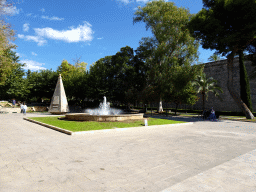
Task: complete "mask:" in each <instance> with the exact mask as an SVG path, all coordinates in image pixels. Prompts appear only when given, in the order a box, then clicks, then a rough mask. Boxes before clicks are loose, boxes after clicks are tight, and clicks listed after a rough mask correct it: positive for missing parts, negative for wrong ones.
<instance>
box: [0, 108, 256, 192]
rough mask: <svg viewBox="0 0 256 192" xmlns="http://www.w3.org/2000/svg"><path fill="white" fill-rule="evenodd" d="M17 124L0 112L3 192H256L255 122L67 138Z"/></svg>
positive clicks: (25, 123) (198, 124)
mask: <svg viewBox="0 0 256 192" xmlns="http://www.w3.org/2000/svg"><path fill="white" fill-rule="evenodd" d="M26 116H27V117H29V116H47V114H35V113H33V114H29V113H28V114H27V115H26ZM22 118H23V115H22V114H0V131H1V133H0V141H1V145H0V191H1V192H2V191H3V192H17V191H19V192H27V191H29V192H34V191H39V192H48V191H52V192H55V191H61V192H63V191H64V192H73V191H74V192H79V191H85V192H87V191H90V192H94V191H95V192H96V191H97V192H98V191H99V192H101V191H107V192H123V191H126V192H127V191H131V192H134V191H136V192H143V191H144V192H149V191H152V192H160V191H164V192H169V191H170V192H176V191H177V192H178V191H182V192H185V191H192V192H193V191H197V192H207V191H218V192H219V191H228V192H229V191H230V192H241V191H243V192H247V191H248V192H252V191H256V150H255V149H256V124H255V123H248V122H239V121H237V122H236V121H228V120H221V121H219V122H212V121H193V124H191V125H177V126H175V125H172V126H169V125H166V126H152V127H151V126H148V127H142V128H140V129H136V128H128V129H123V130H121V131H114V130H113V131H112V130H108V131H106V132H103V131H101V132H97V131H95V133H93V134H85V135H76V136H69V135H66V134H63V133H60V132H57V131H54V130H52V129H48V128H46V127H43V126H40V125H37V124H34V123H30V122H28V121H25V120H23V119H22ZM173 118H176V117H173ZM178 119H183V120H184V121H188V122H189V121H190V120H192V118H181V117H179V118H176V120H178Z"/></svg>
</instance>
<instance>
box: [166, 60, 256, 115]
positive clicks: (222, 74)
mask: <svg viewBox="0 0 256 192" xmlns="http://www.w3.org/2000/svg"><path fill="white" fill-rule="evenodd" d="M246 57H247V56H245V58H246ZM244 63H245V67H246V69H247V74H248V76H249V75H250V74H251V73H252V72H253V71H254V70H255V67H253V66H251V62H250V61H245V62H244ZM202 65H204V73H205V74H206V77H207V78H209V77H213V78H214V79H216V80H217V82H218V83H217V84H218V85H219V86H220V87H221V88H222V90H223V93H220V96H221V97H222V99H223V101H220V100H219V99H218V98H217V97H215V96H214V94H213V93H212V92H209V94H208V100H205V107H206V108H211V107H213V108H214V110H215V111H233V112H241V109H240V108H239V107H238V106H237V104H236V103H235V101H234V100H233V98H232V97H231V95H230V93H229V91H228V89H227V81H228V70H227V59H225V60H220V61H215V62H209V63H204V64H202ZM233 83H234V88H235V90H236V92H237V93H238V94H239V95H240V69H239V58H238V57H236V58H234V70H233ZM250 90H251V100H252V107H253V111H254V112H256V79H254V80H250ZM198 97H199V100H198V101H197V103H196V104H195V105H194V106H188V105H187V106H185V105H181V106H179V107H178V108H180V109H182V108H183V109H185V107H187V108H189V109H202V103H203V102H202V94H198ZM164 105H165V104H163V107H164ZM169 106H170V107H175V105H174V104H171V105H169Z"/></svg>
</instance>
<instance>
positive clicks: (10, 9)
mask: <svg viewBox="0 0 256 192" xmlns="http://www.w3.org/2000/svg"><path fill="white" fill-rule="evenodd" d="M1 4H2V5H3V8H2V10H1V12H2V11H3V13H4V14H9V15H16V14H19V13H20V10H19V9H17V7H16V6H13V5H10V4H8V3H6V0H3V2H1Z"/></svg>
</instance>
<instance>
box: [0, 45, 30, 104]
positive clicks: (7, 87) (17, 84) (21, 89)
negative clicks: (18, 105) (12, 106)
mask: <svg viewBox="0 0 256 192" xmlns="http://www.w3.org/2000/svg"><path fill="white" fill-rule="evenodd" d="M4 52H5V55H6V56H7V57H9V59H10V60H11V61H12V64H13V65H14V68H13V69H12V70H11V72H10V73H9V74H8V76H7V78H6V80H5V83H4V84H2V85H0V90H1V91H0V97H1V98H2V99H9V98H11V97H15V98H17V99H26V97H27V95H28V93H29V89H28V84H27V82H26V80H25V79H24V78H23V76H24V75H25V72H24V69H23V68H22V67H24V65H25V64H21V63H19V56H17V55H16V52H14V51H12V50H11V49H10V48H8V49H6V50H5V51H4Z"/></svg>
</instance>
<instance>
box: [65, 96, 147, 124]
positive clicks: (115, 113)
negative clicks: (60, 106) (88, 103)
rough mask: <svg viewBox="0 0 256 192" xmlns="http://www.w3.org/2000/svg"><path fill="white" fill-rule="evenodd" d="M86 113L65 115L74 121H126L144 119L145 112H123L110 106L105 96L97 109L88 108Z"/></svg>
mask: <svg viewBox="0 0 256 192" xmlns="http://www.w3.org/2000/svg"><path fill="white" fill-rule="evenodd" d="M85 112H86V113H70V114H66V115H65V119H67V120H74V121H125V120H136V119H143V115H144V114H143V113H140V114H123V113H122V111H121V110H118V109H113V108H110V103H109V102H107V98H106V97H105V96H104V97H103V102H102V103H100V105H99V108H97V109H87V110H86V111H85Z"/></svg>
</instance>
